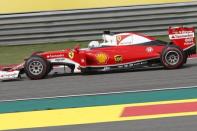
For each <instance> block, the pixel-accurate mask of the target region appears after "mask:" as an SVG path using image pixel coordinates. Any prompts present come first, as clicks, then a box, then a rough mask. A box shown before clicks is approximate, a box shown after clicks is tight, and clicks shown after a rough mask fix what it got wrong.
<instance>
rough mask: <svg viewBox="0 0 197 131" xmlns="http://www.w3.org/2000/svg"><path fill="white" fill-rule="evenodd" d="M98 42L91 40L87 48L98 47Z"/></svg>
mask: <svg viewBox="0 0 197 131" xmlns="http://www.w3.org/2000/svg"><path fill="white" fill-rule="evenodd" d="M99 46H100V44H99V42H98V41H91V42H90V43H89V45H88V48H96V47H99Z"/></svg>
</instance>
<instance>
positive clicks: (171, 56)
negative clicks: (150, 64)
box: [165, 51, 180, 65]
mask: <svg viewBox="0 0 197 131" xmlns="http://www.w3.org/2000/svg"><path fill="white" fill-rule="evenodd" d="M165 59H166V62H167V64H169V65H176V64H177V63H178V62H179V59H180V58H179V53H178V52H177V51H169V52H167V53H166V55H165Z"/></svg>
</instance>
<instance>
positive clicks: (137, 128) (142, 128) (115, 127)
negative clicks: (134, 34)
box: [16, 116, 197, 131]
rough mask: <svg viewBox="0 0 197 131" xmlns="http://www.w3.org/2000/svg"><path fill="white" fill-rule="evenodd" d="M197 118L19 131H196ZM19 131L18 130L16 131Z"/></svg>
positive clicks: (24, 130)
mask: <svg viewBox="0 0 197 131" xmlns="http://www.w3.org/2000/svg"><path fill="white" fill-rule="evenodd" d="M196 130H197V116H188V117H174V118H162V119H149V120H139V121H125V122H111V123H97V124H89V125H75V126H61V127H47V128H34V129H23V130H22V129H20V131H196ZM16 131H19V130H16Z"/></svg>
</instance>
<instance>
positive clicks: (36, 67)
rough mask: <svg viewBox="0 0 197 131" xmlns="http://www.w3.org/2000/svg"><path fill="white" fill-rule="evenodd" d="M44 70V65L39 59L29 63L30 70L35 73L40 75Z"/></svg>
mask: <svg viewBox="0 0 197 131" xmlns="http://www.w3.org/2000/svg"><path fill="white" fill-rule="evenodd" d="M42 71H43V65H42V63H41V62H39V61H32V62H31V63H30V64H29V72H30V73H31V74H33V75H40V74H41V73H42Z"/></svg>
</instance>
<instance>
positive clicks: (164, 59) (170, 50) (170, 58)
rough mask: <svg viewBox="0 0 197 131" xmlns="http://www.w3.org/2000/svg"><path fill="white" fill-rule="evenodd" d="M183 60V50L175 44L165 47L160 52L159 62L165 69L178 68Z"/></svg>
mask: <svg viewBox="0 0 197 131" xmlns="http://www.w3.org/2000/svg"><path fill="white" fill-rule="evenodd" d="M184 62H185V56H184V52H183V51H182V50H181V49H180V48H178V47H176V46H168V47H166V48H165V49H164V50H163V52H162V54H161V63H162V64H163V66H164V67H165V68H166V69H177V68H180V67H181V66H183V64H184Z"/></svg>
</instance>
